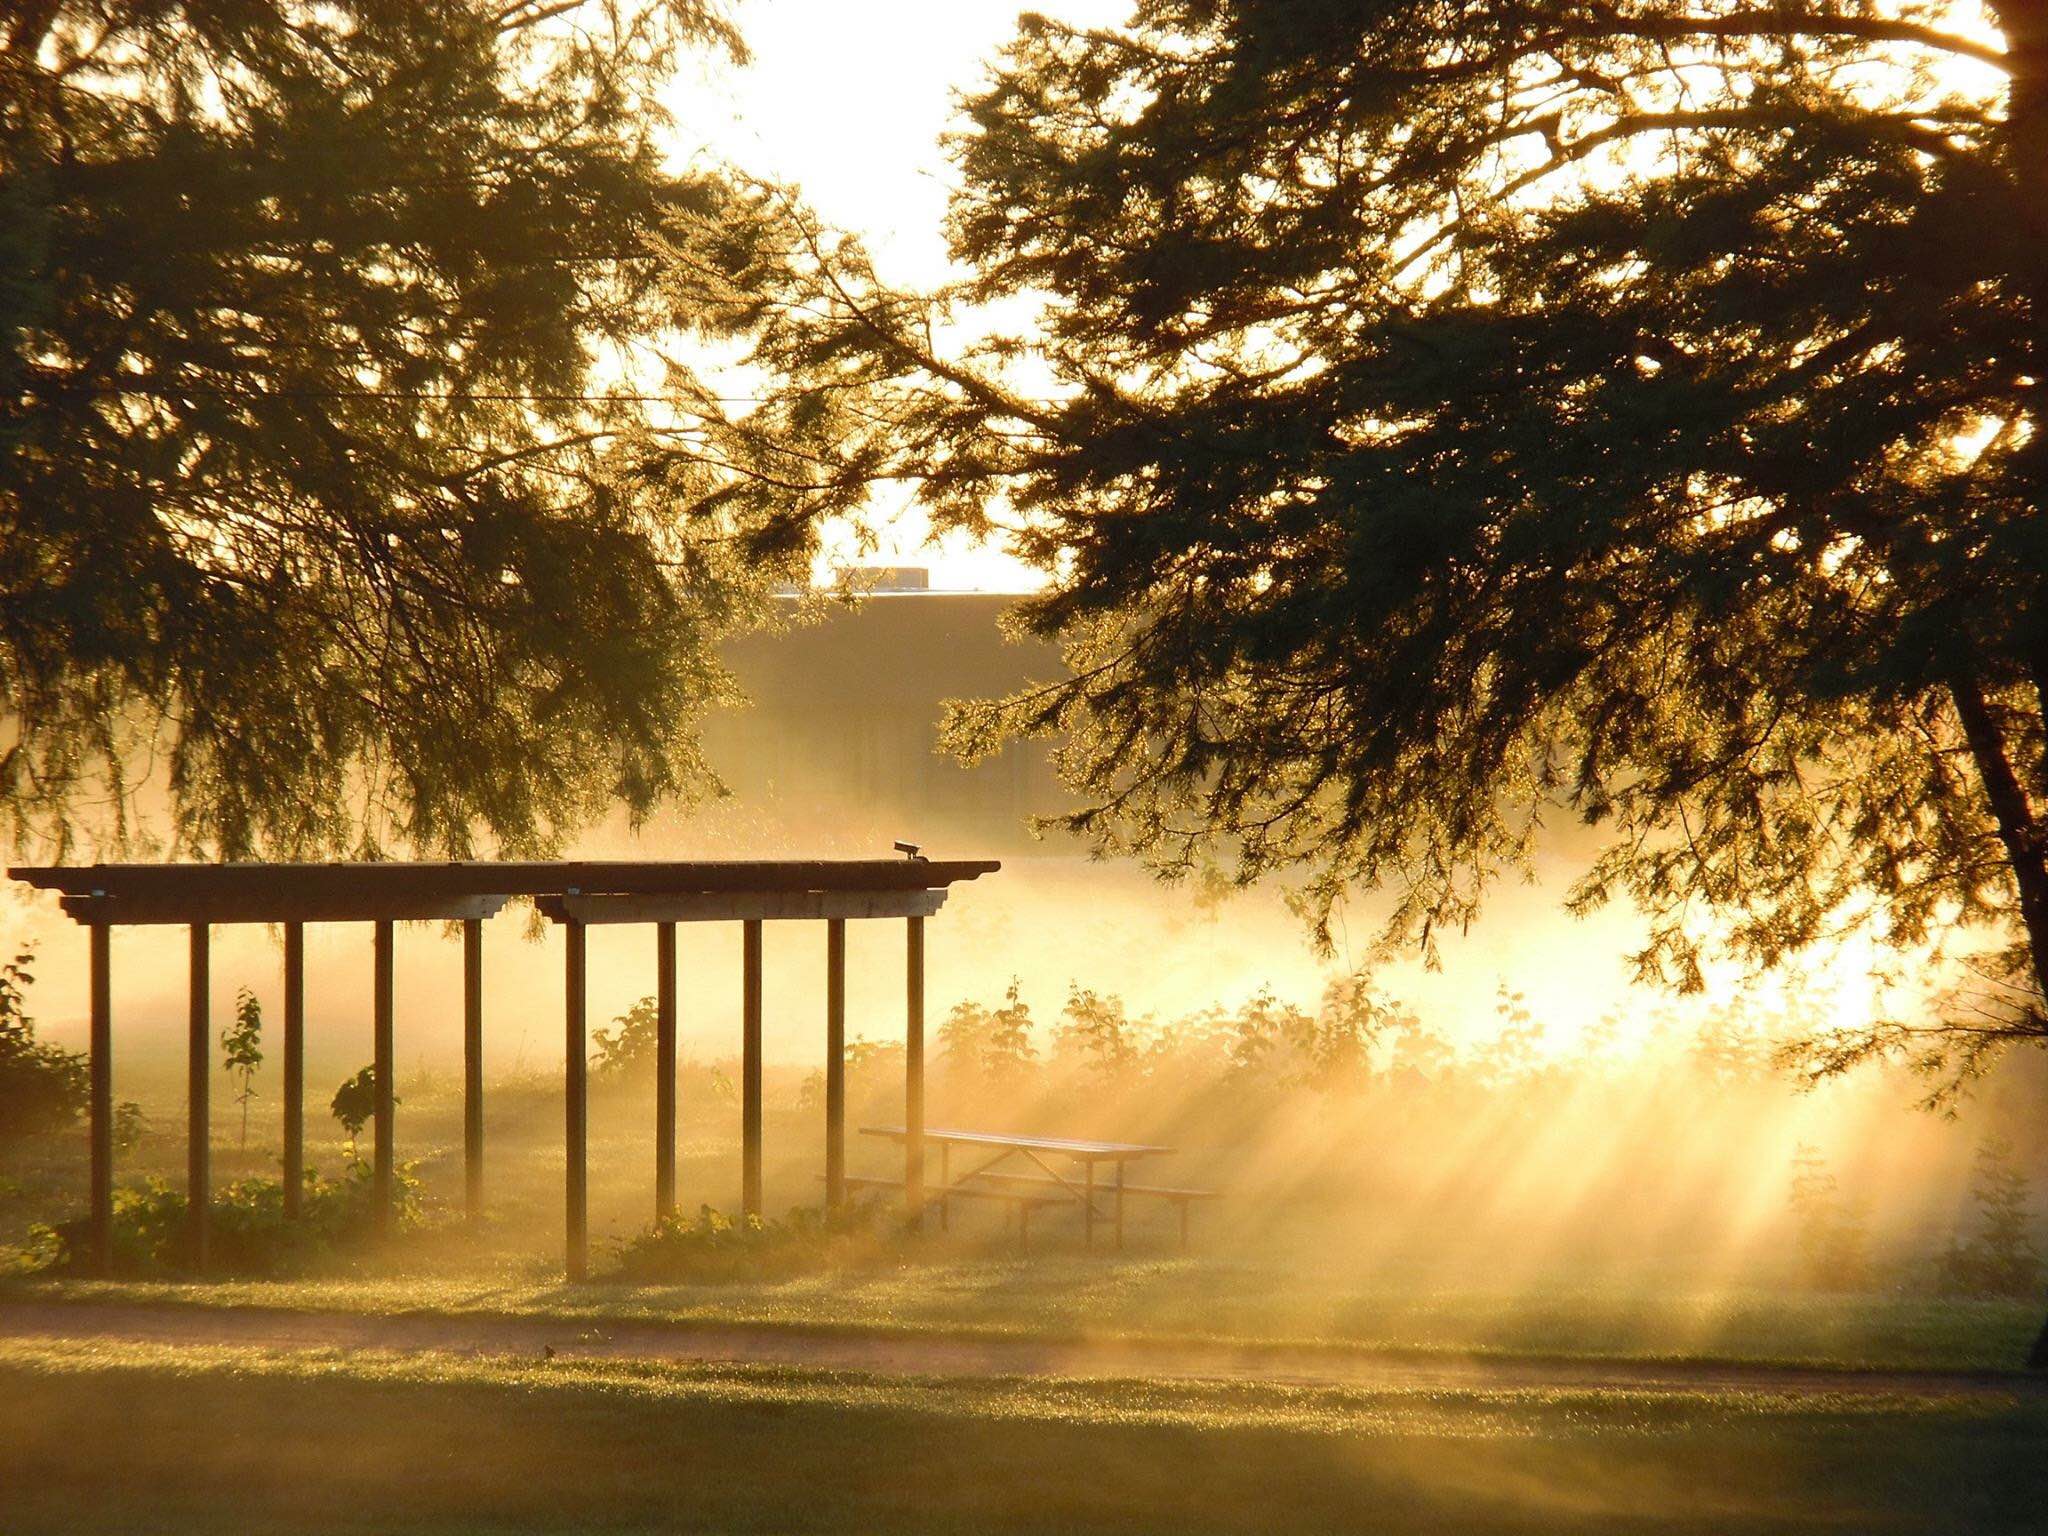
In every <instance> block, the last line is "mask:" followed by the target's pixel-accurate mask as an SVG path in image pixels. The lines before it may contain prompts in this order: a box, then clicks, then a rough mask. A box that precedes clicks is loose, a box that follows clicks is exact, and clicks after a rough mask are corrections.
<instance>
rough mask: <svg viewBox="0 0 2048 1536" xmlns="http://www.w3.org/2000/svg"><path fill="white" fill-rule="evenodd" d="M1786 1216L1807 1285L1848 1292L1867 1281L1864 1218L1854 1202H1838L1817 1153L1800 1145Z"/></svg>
mask: <svg viewBox="0 0 2048 1536" xmlns="http://www.w3.org/2000/svg"><path fill="white" fill-rule="evenodd" d="M1792 1214H1793V1217H1794V1219H1795V1220H1796V1221H1797V1223H1798V1234H1799V1259H1800V1266H1801V1268H1802V1270H1803V1271H1804V1279H1805V1281H1806V1283H1807V1284H1808V1285H1812V1286H1817V1287H1819V1288H1821V1289H1823V1290H1831V1291H1853V1290H1857V1289H1860V1288H1861V1287H1862V1286H1863V1285H1864V1284H1865V1283H1866V1282H1867V1281H1868V1280H1869V1278H1870V1254H1869V1231H1868V1226H1869V1218H1868V1214H1867V1213H1866V1211H1865V1209H1864V1207H1863V1205H1862V1203H1861V1202H1860V1201H1854V1200H1847V1199H1844V1198H1843V1196H1842V1192H1841V1188H1840V1186H1839V1185H1838V1184H1837V1183H1836V1182H1835V1176H1834V1174H1833V1173H1831V1172H1830V1171H1829V1170H1828V1166H1827V1163H1826V1162H1825V1161H1824V1160H1823V1159H1822V1157H1821V1155H1820V1153H1819V1151H1818V1150H1816V1149H1815V1148H1813V1147H1810V1146H1808V1145H1807V1144H1806V1143H1804V1142H1801V1143H1800V1144H1799V1149H1798V1151H1797V1152H1796V1153H1795V1154H1794V1155H1793V1159H1792Z"/></svg>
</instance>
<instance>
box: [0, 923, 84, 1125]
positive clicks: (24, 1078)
mask: <svg viewBox="0 0 2048 1536" xmlns="http://www.w3.org/2000/svg"><path fill="white" fill-rule="evenodd" d="M34 960H35V955H34V952H33V951H32V950H23V951H22V952H21V953H20V954H18V955H16V956H15V957H14V958H13V959H12V960H9V961H7V962H5V963H4V964H0V1145H5V1144H6V1143H8V1142H10V1141H18V1140H20V1139H21V1138H23V1137H25V1136H33V1135H37V1134H39V1133H41V1132H45V1131H61V1130H63V1129H64V1128H65V1127H66V1126H68V1125H70V1124H71V1123H72V1122H73V1121H74V1120H76V1119H77V1118H78V1116H79V1112H80V1111H81V1110H83V1109H84V1108H85V1102H86V1098H87V1096H88V1094H89V1093H90V1091H91V1087H90V1079H89V1077H88V1074H87V1072H86V1065H85V1058H84V1057H83V1056H81V1055H79V1054H78V1053H77V1052H75V1051H66V1050H60V1049H59V1048H58V1047H56V1046H54V1045H49V1044H46V1043H44V1042H42V1041H39V1040H37V1039H36V1025H35V1020H34V1019H31V1018H30V1017H29V1016H28V1009H27V1006H26V1005H27V1002H28V989H29V987H30V986H32V985H33V984H34V982H35V976H34V975H33V974H32V973H31V972H30V970H29V966H30V965H31V964H33V963H34Z"/></svg>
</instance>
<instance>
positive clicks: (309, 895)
mask: <svg viewBox="0 0 2048 1536" xmlns="http://www.w3.org/2000/svg"><path fill="white" fill-rule="evenodd" d="M509 899H510V898H509V897H505V896H408V895H403V894H399V895H394V896H388V897H387V896H383V895H380V894H378V893H375V892H366V893H360V894H357V895H353V896H350V895H342V894H330V893H327V892H321V891H311V892H291V891H279V892H254V891H224V892H210V891H194V892H191V893H189V894H164V895H158V894H147V893H145V894H142V895H135V896H127V895H122V896H102V895H85V896H63V897H60V898H58V905H59V906H61V907H62V908H63V909H64V912H65V915H66V916H68V917H70V918H73V919H74V920H76V921H78V922H81V923H88V924H90V923H106V924H110V925H116V926H120V927H124V928H150V927H167V926H177V927H183V926H185V925H187V924H190V923H201V922H203V923H370V922H399V923H429V922H468V921H472V920H476V919H480V918H486V917H495V916H497V914H498V910H499V909H500V908H501V907H503V906H504V905H505V903H506V901H508V900H509Z"/></svg>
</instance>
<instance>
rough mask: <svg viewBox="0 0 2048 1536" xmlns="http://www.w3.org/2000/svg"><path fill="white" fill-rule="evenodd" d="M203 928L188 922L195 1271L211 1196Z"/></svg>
mask: <svg viewBox="0 0 2048 1536" xmlns="http://www.w3.org/2000/svg"><path fill="white" fill-rule="evenodd" d="M207 936H208V935H207V927H206V924H204V923H194V924H193V925H192V951H191V954H192V970H191V995H190V1004H191V1006H190V1009H189V1011H188V1032H187V1035H186V1052H185V1200H186V1211H185V1217H186V1222H187V1231H188V1234H189V1236H188V1240H187V1250H188V1255H189V1257H190V1259H191V1261H192V1267H193V1268H194V1269H195V1270H200V1271H203V1270H204V1269H205V1268H206V1218H207V1214H208V1212H207V1206H208V1205H209V1204H210V1203H211V1201H212V1199H213V1178H212V1172H213V1170H212V1166H211V1161H210V1159H211V1154H212V1151H213V1110H212V1101H211V1098H210V1092H209V1091H210V1089H211V1088H212V1085H213V1041H212V1038H211V1019H210V1017H209V1012H208V1000H209V999H208V994H209V993H210V992H211V990H212V978H211V974H210V968H209V963H208V962H209V956H208V952H207V947H206V941H207Z"/></svg>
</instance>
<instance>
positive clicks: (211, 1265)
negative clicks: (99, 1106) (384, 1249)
mask: <svg viewBox="0 0 2048 1536" xmlns="http://www.w3.org/2000/svg"><path fill="white" fill-rule="evenodd" d="M412 1166H413V1165H412V1164H410V1163H407V1164H403V1165H401V1166H400V1167H399V1168H397V1169H396V1170H394V1178H393V1182H392V1216H393V1221H392V1230H393V1231H395V1232H407V1231H412V1230H415V1229H417V1228H419V1227H421V1226H423V1225H424V1224H425V1216H424V1214H423V1211H422V1208H421V1204H420V1185H419V1180H418V1179H417V1178H416V1177H415V1176H414V1174H413V1171H412ZM299 1209H300V1214H299V1216H298V1218H297V1219H296V1220H290V1221H288V1220H286V1219H285V1214H284V1185H283V1183H281V1182H280V1181H279V1180H277V1179H238V1180H236V1181H235V1182H234V1183H232V1184H228V1185H225V1186H224V1187H222V1188H220V1189H217V1190H215V1191H214V1192H213V1198H212V1200H211V1201H210V1202H209V1203H208V1205H207V1213H208V1223H207V1271H208V1273H210V1274H216V1275H232V1276H240V1277H249V1278H262V1277H266V1276H274V1275H293V1274H300V1273H304V1272H305V1271H307V1270H309V1269H315V1268H321V1267H325V1266H328V1265H332V1264H335V1263H338V1262H343V1261H346V1260H347V1259H348V1258H350V1257H351V1256H352V1255H354V1254H358V1253H360V1252H362V1251H363V1250H365V1249H367V1248H368V1247H369V1246H370V1245H371V1244H372V1243H373V1242H374V1240H375V1238H376V1230H377V1211H376V1203H375V1189H374V1178H373V1175H372V1173H371V1170H370V1168H369V1166H368V1165H367V1164H364V1163H353V1164H350V1165H349V1167H348V1168H347V1169H346V1170H345V1171H344V1172H343V1173H342V1175H341V1177H340V1178H338V1179H324V1178H322V1177H320V1175H319V1174H318V1173H316V1172H313V1171H310V1170H309V1171H308V1172H307V1174H306V1184H305V1190H304V1194H303V1196H302V1199H301V1201H300V1208H299ZM190 1210H191V1203H190V1201H189V1200H188V1199H187V1198H186V1195H185V1192H184V1191H183V1190H181V1189H176V1188H174V1187H172V1185H171V1184H170V1183H169V1182H168V1181H166V1180H164V1179H159V1178H152V1179H147V1180H145V1181H144V1182H143V1183H141V1184H139V1185H130V1186H127V1187H125V1188H122V1189H117V1190H115V1191H114V1227H113V1268H114V1272H115V1273H116V1274H120V1275H129V1276H157V1275H176V1274H182V1273H186V1272H188V1271H189V1270H190V1268H191V1265H190V1254H189V1252H188V1249H187V1237H186V1234H187V1232H188V1231H189V1230H190V1227H189V1213H190ZM32 1247H33V1248H34V1249H35V1250H36V1251H37V1252H39V1253H41V1254H43V1255H45V1262H46V1263H47V1264H48V1265H49V1266H50V1267H52V1268H56V1269H60V1270H62V1269H73V1268H77V1267H80V1266H81V1265H82V1264H83V1263H84V1262H86V1258H87V1255H88V1254H89V1253H90V1251H91V1233H90V1230H89V1228H88V1224H87V1223H86V1222H85V1221H83V1220H79V1221H70V1222H65V1223H63V1224H62V1225H60V1226H56V1227H42V1228H39V1229H37V1232H36V1235H35V1239H34V1241H33V1243H32Z"/></svg>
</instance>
